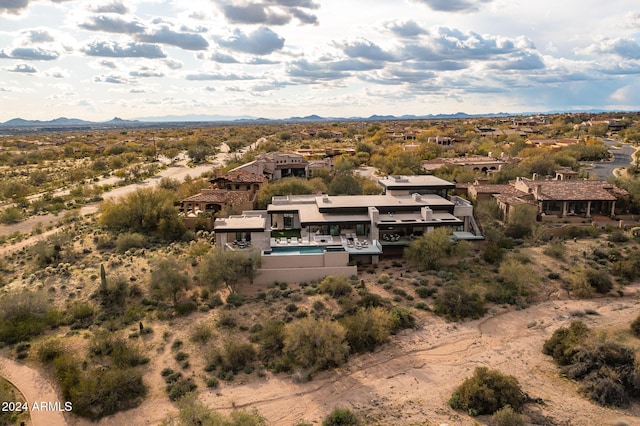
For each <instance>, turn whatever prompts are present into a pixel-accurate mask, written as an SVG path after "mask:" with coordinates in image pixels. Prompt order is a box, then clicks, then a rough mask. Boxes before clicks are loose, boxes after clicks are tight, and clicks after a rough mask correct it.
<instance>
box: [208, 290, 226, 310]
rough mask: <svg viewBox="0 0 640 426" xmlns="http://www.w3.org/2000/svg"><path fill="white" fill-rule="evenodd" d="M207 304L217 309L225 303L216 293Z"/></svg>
mask: <svg viewBox="0 0 640 426" xmlns="http://www.w3.org/2000/svg"><path fill="white" fill-rule="evenodd" d="M207 304H208V305H209V307H211V308H217V307H218V306H222V305H224V302H223V301H222V297H220V295H219V294H217V293H216V294H214V295H213V296H211V298H210V299H209V302H208V303H207Z"/></svg>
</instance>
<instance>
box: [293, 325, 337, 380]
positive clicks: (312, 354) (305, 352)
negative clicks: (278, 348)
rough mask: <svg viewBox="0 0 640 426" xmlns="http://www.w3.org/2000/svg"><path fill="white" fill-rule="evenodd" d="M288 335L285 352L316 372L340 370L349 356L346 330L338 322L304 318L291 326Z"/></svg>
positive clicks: (304, 366)
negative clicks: (334, 368)
mask: <svg viewBox="0 0 640 426" xmlns="http://www.w3.org/2000/svg"><path fill="white" fill-rule="evenodd" d="M284 336H285V337H284V348H283V353H284V354H285V355H287V356H289V357H291V359H292V360H293V362H295V364H297V365H299V366H301V367H303V368H308V369H310V370H312V371H319V370H325V369H327V368H330V367H337V366H339V365H340V364H342V363H343V362H344V361H345V360H346V359H347V355H348V354H349V345H348V343H347V342H346V340H345V336H346V330H345V328H344V327H343V326H342V325H340V324H339V323H337V322H334V321H330V320H325V319H321V320H316V319H315V318H313V317H307V318H303V319H301V320H298V321H293V322H291V323H289V324H287V325H286V326H285V330H284Z"/></svg>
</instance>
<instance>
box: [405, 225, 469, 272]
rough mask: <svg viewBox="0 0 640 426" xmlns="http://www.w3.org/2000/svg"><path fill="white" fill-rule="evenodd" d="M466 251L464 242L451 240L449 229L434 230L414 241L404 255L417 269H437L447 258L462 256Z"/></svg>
mask: <svg viewBox="0 0 640 426" xmlns="http://www.w3.org/2000/svg"><path fill="white" fill-rule="evenodd" d="M466 250H468V244H465V242H464V241H455V240H454V239H453V230H452V229H451V228H436V229H435V230H434V231H433V232H429V233H427V234H424V235H423V236H422V237H420V238H418V239H417V240H414V241H413V242H411V244H409V246H408V247H407V248H406V249H405V251H404V255H405V257H406V258H407V259H408V260H410V261H411V262H413V263H415V264H416V266H417V267H418V269H420V270H427V269H437V268H438V266H440V263H441V262H442V260H443V259H445V258H446V257H448V256H456V255H462V254H464V252H465V251H466Z"/></svg>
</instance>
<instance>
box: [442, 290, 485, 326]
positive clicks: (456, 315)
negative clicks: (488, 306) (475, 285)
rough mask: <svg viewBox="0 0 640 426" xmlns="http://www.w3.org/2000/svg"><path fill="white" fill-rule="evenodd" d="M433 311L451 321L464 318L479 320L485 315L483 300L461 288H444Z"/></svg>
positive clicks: (476, 294) (474, 293)
mask: <svg viewBox="0 0 640 426" xmlns="http://www.w3.org/2000/svg"><path fill="white" fill-rule="evenodd" d="M433 311H434V312H435V313H436V314H438V315H442V316H444V317H446V318H448V319H450V320H452V321H460V320H462V319H464V318H474V319H477V318H480V317H482V316H483V315H484V313H485V308H484V300H483V299H482V296H480V295H479V294H478V293H476V292H473V293H469V292H468V291H466V290H465V289H463V288H462V287H459V286H456V285H450V286H447V287H444V288H443V289H442V290H441V291H440V293H439V294H438V297H437V298H436V300H435V303H434V309H433Z"/></svg>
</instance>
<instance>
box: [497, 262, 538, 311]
mask: <svg viewBox="0 0 640 426" xmlns="http://www.w3.org/2000/svg"><path fill="white" fill-rule="evenodd" d="M539 282H540V279H539V278H538V275H537V274H536V273H535V272H534V271H533V269H532V267H531V266H529V265H526V264H523V263H521V262H519V261H518V260H516V259H513V258H512V259H507V260H506V261H504V262H502V263H501V264H500V268H499V270H498V277H497V279H496V282H495V283H492V285H491V286H490V289H489V291H488V293H487V296H486V297H487V299H488V300H490V301H492V302H495V303H509V304H523V303H525V302H528V300H529V297H530V296H531V295H532V294H533V293H534V292H535V288H536V287H537V284H538V283H539Z"/></svg>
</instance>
